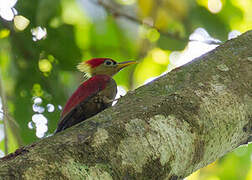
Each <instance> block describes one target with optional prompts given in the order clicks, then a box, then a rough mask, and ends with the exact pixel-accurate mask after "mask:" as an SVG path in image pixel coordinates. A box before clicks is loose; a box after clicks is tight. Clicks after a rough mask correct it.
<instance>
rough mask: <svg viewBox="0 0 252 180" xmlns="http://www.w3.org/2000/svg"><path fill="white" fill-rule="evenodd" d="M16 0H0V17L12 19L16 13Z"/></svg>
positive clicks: (7, 19)
mask: <svg viewBox="0 0 252 180" xmlns="http://www.w3.org/2000/svg"><path fill="white" fill-rule="evenodd" d="M16 3H17V0H0V17H2V18H3V19H5V20H6V21H12V20H13V18H14V15H16V14H17V11H16V9H15V8H14V6H15V4H16Z"/></svg>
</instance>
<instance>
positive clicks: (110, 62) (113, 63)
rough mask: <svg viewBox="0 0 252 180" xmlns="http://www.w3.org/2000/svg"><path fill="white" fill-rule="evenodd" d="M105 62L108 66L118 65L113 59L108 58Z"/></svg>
mask: <svg viewBox="0 0 252 180" xmlns="http://www.w3.org/2000/svg"><path fill="white" fill-rule="evenodd" d="M104 64H105V65H106V66H113V65H116V62H114V61H111V60H109V59H108V60H106V61H105V62H104Z"/></svg>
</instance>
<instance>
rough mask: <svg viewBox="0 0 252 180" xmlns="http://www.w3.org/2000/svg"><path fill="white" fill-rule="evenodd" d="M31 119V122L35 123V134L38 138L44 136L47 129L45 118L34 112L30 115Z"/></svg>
mask: <svg viewBox="0 0 252 180" xmlns="http://www.w3.org/2000/svg"><path fill="white" fill-rule="evenodd" d="M32 121H33V123H35V127H36V136H37V137H38V138H42V137H44V135H45V133H46V132H47V130H48V127H47V118H46V117H45V116H44V115H42V114H34V115H33V116H32Z"/></svg>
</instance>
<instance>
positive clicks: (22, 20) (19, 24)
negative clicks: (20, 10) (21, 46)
mask: <svg viewBox="0 0 252 180" xmlns="http://www.w3.org/2000/svg"><path fill="white" fill-rule="evenodd" d="M29 24H30V20H29V19H27V18H26V17H24V16H21V15H18V16H15V17H14V26H15V28H16V30H18V31H23V30H24V29H25V28H27V26H28V25H29Z"/></svg>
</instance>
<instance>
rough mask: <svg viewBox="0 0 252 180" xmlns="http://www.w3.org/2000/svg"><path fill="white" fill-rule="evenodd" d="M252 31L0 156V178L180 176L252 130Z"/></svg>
mask: <svg viewBox="0 0 252 180" xmlns="http://www.w3.org/2000/svg"><path fill="white" fill-rule="evenodd" d="M251 44H252V31H250V32H247V33H245V34H243V35H242V36H239V37H238V38H236V39H233V40H230V41H228V42H226V43H225V44H224V45H221V46H219V47H218V48H216V49H215V50H214V51H211V52H210V53H208V54H206V55H204V56H202V57H200V58H198V59H196V60H195V61H194V62H193V63H191V64H189V65H185V66H183V67H181V68H179V69H177V70H176V71H175V70H174V71H172V72H170V73H169V74H168V75H165V76H163V77H161V78H159V79H158V80H155V81H153V82H151V83H149V84H148V85H146V86H143V87H140V88H138V89H136V90H135V91H132V92H129V93H128V94H127V95H126V96H124V97H123V98H121V99H120V100H119V103H118V104H117V105H116V106H113V107H111V108H109V109H106V110H105V111H103V112H102V113H99V114H98V115H96V116H94V117H92V118H90V119H89V120H87V121H85V122H83V123H80V124H78V125H76V126H74V127H72V128H69V129H67V130H66V131H63V132H62V133H59V134H57V135H55V136H51V137H48V138H45V139H43V140H41V141H39V142H36V143H34V144H33V145H31V146H29V147H24V148H21V149H19V150H17V151H16V152H15V153H13V154H11V155H9V156H7V157H5V158H3V159H2V160H1V161H0V179H1V178H2V179H6V178H10V177H12V178H14V179H15V178H16V179H18V178H23V179H37V178H41V179H55V178H58V179H87V178H90V177H91V178H94V179H96V178H97V179H112V178H113V179H173V180H174V179H180V178H184V177H186V176H188V175H189V174H191V173H192V172H194V171H196V170H197V169H199V168H202V167H204V166H206V165H207V164H210V163H211V162H213V161H215V160H216V159H218V158H219V157H222V156H223V155H224V154H226V153H228V152H230V151H232V150H233V149H234V148H236V147H238V146H239V145H240V144H244V143H246V142H247V140H248V138H249V136H250V135H251V130H252V110H251V109H252V92H251V87H252V81H251V79H252V62H251V59H252V46H251Z"/></svg>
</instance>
